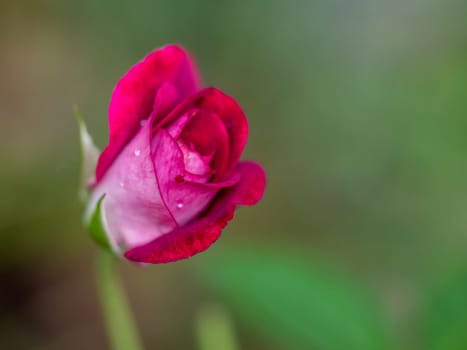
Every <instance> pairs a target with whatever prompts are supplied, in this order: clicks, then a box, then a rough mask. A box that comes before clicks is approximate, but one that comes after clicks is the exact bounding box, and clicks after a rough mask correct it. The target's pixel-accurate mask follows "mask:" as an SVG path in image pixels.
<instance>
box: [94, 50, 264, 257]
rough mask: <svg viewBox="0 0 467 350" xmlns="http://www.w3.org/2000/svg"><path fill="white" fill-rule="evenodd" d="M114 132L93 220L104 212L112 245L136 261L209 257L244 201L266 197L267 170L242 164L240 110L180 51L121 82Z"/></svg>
mask: <svg viewBox="0 0 467 350" xmlns="http://www.w3.org/2000/svg"><path fill="white" fill-rule="evenodd" d="M109 128H110V138H109V144H108V145H107V147H106V148H105V149H104V151H103V152H102V153H101V154H100V156H99V160H98V162H97V168H96V171H95V179H94V180H93V181H92V184H91V186H90V199H89V204H88V209H87V216H88V218H90V217H93V216H95V213H96V210H97V211H98V212H99V215H100V220H101V225H102V228H103V231H105V234H106V237H107V240H108V242H109V244H110V246H111V247H112V249H113V250H114V251H115V252H117V253H118V254H123V255H124V256H125V257H126V258H127V259H129V260H132V261H135V262H144V263H154V264H157V263H166V262H171V261H176V260H180V259H185V258H188V257H190V256H192V255H194V254H197V253H199V252H202V251H204V250H205V249H207V248H208V247H209V246H210V245H211V244H212V243H213V242H215V241H216V240H217V238H219V236H220V233H221V231H222V229H223V228H224V227H225V226H226V225H227V223H228V221H229V220H231V219H232V217H233V215H234V212H235V209H236V206H237V205H252V204H255V203H256V202H257V201H258V200H260V199H261V197H262V195H263V191H264V187H265V183H266V177H265V173H264V171H263V169H262V167H261V166H260V165H259V164H257V163H254V162H248V161H243V162H239V159H240V155H241V153H242V151H243V148H244V146H245V143H246V141H247V134H248V125H247V120H246V118H245V115H244V114H243V111H242V109H241V108H240V106H239V105H238V104H237V102H236V101H235V100H234V99H233V98H232V97H230V96H228V95H226V94H225V93H223V92H222V91H220V90H218V89H216V88H212V87H208V88H202V87H201V86H200V82H199V77H198V74H197V71H196V67H195V64H194V61H193V60H192V59H191V57H190V56H189V54H188V53H187V52H186V51H185V50H184V49H183V48H182V47H180V46H175V45H169V46H165V47H163V48H161V49H158V50H155V51H153V52H152V53H150V54H149V55H148V56H147V57H146V58H144V59H143V60H142V61H141V62H139V63H137V64H136V65H135V66H134V67H133V68H131V69H130V70H129V71H128V73H126V74H125V75H124V76H123V78H121V79H120V81H119V82H118V84H117V86H116V87H115V90H114V92H113V94H112V98H111V101H110V108H109ZM100 200H101V201H100Z"/></svg>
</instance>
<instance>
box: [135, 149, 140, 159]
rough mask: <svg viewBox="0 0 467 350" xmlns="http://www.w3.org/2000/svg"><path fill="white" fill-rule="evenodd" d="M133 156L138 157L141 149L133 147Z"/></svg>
mask: <svg viewBox="0 0 467 350" xmlns="http://www.w3.org/2000/svg"><path fill="white" fill-rule="evenodd" d="M134 153H135V156H137V157H139V156H140V154H141V150H140V149H135V152H134Z"/></svg>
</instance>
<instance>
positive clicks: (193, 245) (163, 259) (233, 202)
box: [125, 162, 266, 264]
mask: <svg viewBox="0 0 467 350" xmlns="http://www.w3.org/2000/svg"><path fill="white" fill-rule="evenodd" d="M235 173H236V174H239V175H240V181H239V182H238V184H237V185H236V186H234V187H231V188H227V189H224V190H222V191H221V192H220V193H219V195H218V197H217V198H216V199H215V201H214V203H213V205H212V206H211V207H210V208H208V210H206V211H205V213H204V214H203V215H201V216H200V217H199V218H197V219H195V220H193V221H192V222H190V223H188V224H187V225H186V226H182V227H178V228H176V229H175V230H173V231H172V232H170V233H168V234H165V235H163V236H161V237H159V238H157V239H155V240H153V241H152V242H150V243H148V244H145V245H142V246H140V247H136V248H133V249H131V250H129V251H127V252H126V253H125V257H126V258H127V259H129V260H132V261H135V262H145V263H151V264H158V263H168V262H172V261H177V260H180V259H186V258H189V257H191V256H193V255H195V254H197V253H200V252H202V251H204V250H206V249H207V248H208V247H209V246H210V245H211V244H212V243H214V242H215V241H216V240H217V239H218V238H219V236H220V233H221V231H222V229H223V228H224V227H225V226H226V225H227V223H228V221H229V220H231V219H232V217H233V215H234V212H235V208H236V206H237V205H253V204H255V203H256V202H257V201H259V200H260V199H261V197H262V195H263V192H264V187H265V185H266V175H265V172H264V170H263V169H262V167H261V166H260V165H259V164H257V163H253V162H242V163H240V164H238V165H237V168H236V170H235Z"/></svg>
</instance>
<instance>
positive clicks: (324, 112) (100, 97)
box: [0, 0, 467, 350]
mask: <svg viewBox="0 0 467 350" xmlns="http://www.w3.org/2000/svg"><path fill="white" fill-rule="evenodd" d="M466 18H467V3H466V2H465V1H463V0H386V1H383V0H351V1H349V0H308V1H305V0H302V1H261V0H249V1H237V2H235V1H224V0H217V1H214V0H212V1H210V0H200V1H181V0H141V1H131V0H99V1H96V0H81V1H63V0H2V1H1V2H0V48H1V49H0V50H1V51H0V120H1V122H0V146H1V147H0V161H1V162H0V164H1V165H0V167H1V171H0V189H1V192H0V193H1V200H0V348H1V349H34V350H46V349H107V348H109V345H108V341H107V338H106V334H105V328H104V323H103V320H102V316H101V312H100V308H99V302H98V299H97V296H96V287H95V273H94V261H95V256H96V255H97V253H98V249H97V247H96V246H95V245H94V243H93V242H92V241H91V240H90V239H89V237H88V235H87V234H86V232H85V231H84V230H83V229H82V228H81V225H80V220H81V207H80V204H79V202H78V200H77V196H76V193H77V183H78V178H79V175H78V172H79V145H78V132H77V126H76V123H75V120H74V118H73V113H72V105H73V104H78V105H79V106H80V109H81V111H82V113H83V115H84V117H85V120H86V122H87V124H88V128H89V129H90V131H91V133H92V134H93V135H94V138H95V140H96V142H97V144H98V145H99V146H100V147H103V146H104V145H105V144H106V141H107V121H106V117H107V106H108V100H109V96H110V93H111V91H112V88H113V86H114V84H115V83H116V81H117V80H118V78H119V77H120V76H121V75H122V74H123V73H124V72H126V70H127V69H128V68H129V67H130V66H131V65H132V64H134V63H135V62H136V61H138V60H139V59H141V58H142V57H143V56H144V55H145V54H146V53H147V52H149V51H150V50H152V49H153V48H155V47H158V46H162V45H164V44H166V43H169V42H178V43H181V44H183V45H185V46H186V47H187V48H188V49H190V50H191V51H192V52H193V54H194V56H195V57H196V58H197V61H198V63H199V66H200V69H201V71H202V73H203V76H204V81H205V82H206V84H208V85H214V86H218V87H220V88H221V89H223V90H224V91H226V92H227V93H229V94H231V95H233V96H235V98H236V99H237V100H238V101H239V103H240V104H241V105H242V106H243V108H244V110H245V112H246V113H247V115H248V117H249V122H250V138H249V143H248V146H247V149H246V153H245V157H246V158H252V159H258V160H260V161H261V162H262V163H263V164H264V166H265V168H266V169H267V172H268V177H269V179H268V180H269V182H268V187H267V191H266V194H265V197H264V199H263V201H262V202H261V203H260V204H259V205H257V206H256V207H253V208H248V209H241V210H239V211H238V213H237V217H236V219H235V220H234V221H233V222H232V223H231V225H230V226H229V227H228V228H227V229H226V230H225V232H224V235H223V236H222V238H221V239H220V241H219V242H218V243H217V244H215V245H214V246H213V247H212V249H210V250H209V251H207V252H206V253H204V254H201V255H198V256H196V257H194V258H192V259H190V260H188V261H182V262H178V263H174V264H169V265H161V266H152V267H148V268H138V267H135V266H132V265H130V264H121V266H120V268H119V270H120V273H121V276H122V279H123V282H124V284H125V288H126V290H127V292H128V295H129V300H130V303H131V305H132V307H133V309H134V313H135V317H136V322H137V324H138V327H139V329H140V331H141V334H142V338H143V341H144V344H145V345H146V348H147V349H174V350H178V349H180V350H185V349H187V350H190V349H200V350H208V349H209V350H213V349H219V350H222V349H225V350H227V347H228V346H227V345H225V344H226V343H224V345H221V344H223V342H227V340H226V339H222V338H223V337H224V338H226V337H228V336H227V335H228V334H230V336H231V337H233V338H234V339H235V340H234V342H236V343H237V347H238V349H251V350H261V349H268V350H269V349H271V350H281V349H316V350H340V349H342V350H344V349H350V350H353V349H355V350H357V349H358V350H366V349H368V350H370V349H375V350H376V349H378V350H380V349H381V350H382V349H420V350H422V349H423V350H425V349H433V350H435V349H436V350H460V349H466V348H467V335H466V334H467V258H466V244H467V233H466V230H467V215H466V210H467V176H466V175H467V161H466V160H467V44H466V43H467V21H466V20H465V19H466ZM229 332H230V333H229ZM224 333H226V334H227V335H225V334H224ZM210 342H211V343H212V342H213V344H214V345H212V344H211V345H209V343H210ZM216 342H217V343H216ZM216 344H217V345H216ZM231 345H232V344H231ZM209 346H211V347H209Z"/></svg>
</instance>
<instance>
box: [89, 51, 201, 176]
mask: <svg viewBox="0 0 467 350" xmlns="http://www.w3.org/2000/svg"><path fill="white" fill-rule="evenodd" d="M164 82H169V83H170V84H171V85H172V86H173V87H174V88H175V90H176V92H177V96H178V98H180V99H183V98H185V97H187V96H189V95H191V94H193V93H194V92H195V91H196V90H197V89H198V88H199V85H200V83H199V76H198V73H197V71H196V67H195V64H194V61H193V60H192V58H191V57H190V56H189V54H188V53H187V52H186V51H185V50H184V49H183V48H181V47H180V46H176V45H168V46H165V47H163V48H161V49H157V50H155V51H153V52H152V53H150V54H149V55H148V56H146V57H145V58H144V59H143V60H142V61H141V62H139V63H137V64H136V65H135V66H133V67H132V68H131V69H130V70H129V71H128V72H127V73H126V74H125V75H124V76H123V77H122V78H121V79H120V81H119V82H118V83H117V85H116V87H115V89H114V92H113V94H112V98H111V101H110V106H109V128H110V139H109V144H108V146H107V148H106V149H105V150H104V152H103V153H102V154H101V157H100V159H99V164H98V166H97V169H96V181H97V182H98V181H100V179H101V178H102V176H103V175H104V174H105V172H106V171H107V169H108V168H109V166H110V165H111V164H112V162H113V160H114V159H115V157H116V156H117V155H118V153H119V152H120V151H121V149H122V148H123V147H124V146H125V144H126V143H127V142H128V141H129V140H130V139H131V137H132V136H133V135H134V134H135V133H136V132H137V130H138V128H139V126H140V122H141V120H143V119H147V118H149V116H150V114H151V112H152V109H153V106H154V99H155V96H156V92H157V90H158V88H159V87H160V86H161V84H163V83H164ZM159 104H160V105H164V106H166V105H167V103H166V102H165V101H162V102H159Z"/></svg>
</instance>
